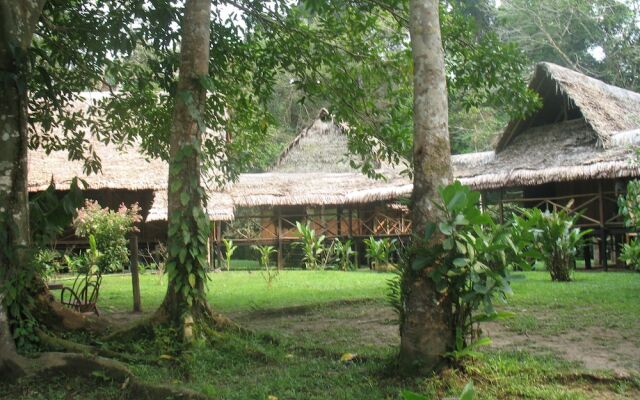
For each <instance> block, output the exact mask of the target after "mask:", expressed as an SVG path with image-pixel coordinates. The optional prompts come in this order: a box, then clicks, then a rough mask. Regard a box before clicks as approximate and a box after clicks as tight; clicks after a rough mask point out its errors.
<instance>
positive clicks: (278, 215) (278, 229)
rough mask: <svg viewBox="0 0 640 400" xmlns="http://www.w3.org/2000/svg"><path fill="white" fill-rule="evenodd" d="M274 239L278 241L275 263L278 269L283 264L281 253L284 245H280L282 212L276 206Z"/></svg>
mask: <svg viewBox="0 0 640 400" xmlns="http://www.w3.org/2000/svg"><path fill="white" fill-rule="evenodd" d="M276 219H277V223H276V240H277V241H278V259H277V261H276V265H277V268H278V270H281V269H282V267H283V266H284V257H283V256H284V255H283V254H282V252H283V249H284V246H283V245H282V213H281V211H280V207H278V208H276Z"/></svg>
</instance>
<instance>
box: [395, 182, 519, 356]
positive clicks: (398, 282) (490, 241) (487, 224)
mask: <svg viewBox="0 0 640 400" xmlns="http://www.w3.org/2000/svg"><path fill="white" fill-rule="evenodd" d="M439 193H440V197H441V201H440V202H439V203H438V204H436V206H437V207H438V208H439V209H441V210H442V212H443V215H444V218H443V220H441V221H439V222H438V223H430V224H428V225H427V227H426V230H425V232H421V235H420V236H418V233H417V232H416V233H414V239H413V244H412V246H411V247H410V248H409V249H408V251H407V252H406V254H405V255H404V256H403V262H402V264H401V267H400V271H399V276H398V278H396V279H394V280H392V281H391V282H390V283H389V288H390V291H389V293H388V300H389V301H390V303H391V305H392V306H393V307H394V309H395V310H396V312H397V313H398V314H399V317H400V320H401V322H402V319H403V318H404V313H405V309H404V307H405V303H404V298H405V294H406V290H408V284H409V283H410V282H412V281H413V280H414V279H415V278H416V277H417V276H419V274H426V276H427V277H428V278H430V279H431V280H432V281H433V283H434V285H435V288H436V290H438V291H439V292H440V293H447V295H448V298H449V300H450V302H451V315H452V326H451V328H452V329H453V333H454V334H455V336H456V348H454V349H451V353H450V356H451V358H453V359H459V358H460V357H461V356H463V355H467V356H473V355H475V354H476V353H475V352H473V351H469V350H465V349H466V348H468V349H473V347H474V346H475V347H477V345H478V344H482V343H486V340H484V341H482V342H480V343H478V344H473V343H471V344H470V341H471V340H473V339H474V337H475V336H476V333H477V331H474V329H473V327H474V324H476V323H479V322H482V321H488V320H493V319H497V318H500V317H504V316H505V314H500V313H498V312H496V311H495V309H494V307H493V301H494V300H495V299H496V298H497V299H499V300H502V301H506V296H507V294H509V293H511V288H510V285H509V282H510V271H511V270H512V269H513V268H514V267H515V266H518V265H520V264H522V263H524V259H523V258H522V257H521V255H522V252H521V247H520V245H521V244H520V243H514V242H513V241H512V240H511V229H510V227H509V226H507V225H499V224H496V223H495V222H494V221H493V220H492V219H491V217H490V216H489V215H488V214H486V213H484V212H482V211H480V209H479V208H478V203H479V200H480V193H479V192H474V191H471V190H470V189H469V188H468V187H466V186H463V185H462V184H460V183H459V182H455V183H453V184H451V185H449V186H446V187H443V188H440V189H439ZM435 235H440V236H441V239H443V240H438V241H433V240H432V239H433V238H435V237H436V236H435ZM481 308H482V309H481Z"/></svg>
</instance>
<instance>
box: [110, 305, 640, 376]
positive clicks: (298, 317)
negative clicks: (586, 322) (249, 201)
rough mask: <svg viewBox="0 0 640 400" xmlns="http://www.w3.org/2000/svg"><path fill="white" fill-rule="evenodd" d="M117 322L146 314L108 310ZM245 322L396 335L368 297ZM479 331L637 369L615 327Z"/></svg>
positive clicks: (639, 361)
mask: <svg viewBox="0 0 640 400" xmlns="http://www.w3.org/2000/svg"><path fill="white" fill-rule="evenodd" d="M106 314H107V317H108V318H109V319H110V320H112V321H113V322H115V323H116V324H118V325H124V324H128V323H131V322H133V321H135V320H137V319H139V318H141V317H143V316H144V315H149V314H148V313H145V314H134V313H124V312H118V313H106ZM229 316H230V317H231V318H232V319H234V320H236V321H237V322H238V323H240V324H241V325H243V326H246V327H247V328H250V329H253V330H255V331H259V332H277V333H278V334H281V335H284V336H285V337H291V338H293V337H297V336H300V335H304V336H305V337H307V338H308V339H311V340H315V341H317V342H318V343H322V344H323V345H325V346H331V347H337V348H339V349H344V351H349V350H351V349H353V351H355V349H360V348H366V347H380V346H383V347H389V348H392V347H395V346H398V345H399V343H400V336H399V333H398V327H397V323H396V320H397V318H396V315H395V314H394V312H393V310H392V309H391V308H390V307H388V306H386V305H385V304H383V303H380V302H377V301H371V300H360V301H339V302H333V303H329V304H323V305H311V306H294V307H285V308H278V309H264V310H260V309H258V310H251V311H242V312H235V313H232V314H231V315H229ZM482 328H483V331H484V332H485V333H486V334H487V335H488V336H490V337H491V339H492V342H493V343H492V344H491V347H493V348H498V349H505V350H526V351H531V352H536V353H539V354H553V355H556V356H560V357H562V358H564V359H566V360H569V361H576V362H579V363H581V364H582V365H583V366H584V367H585V368H587V369H590V370H612V371H614V372H615V373H616V374H618V375H621V376H628V375H629V374H630V373H632V372H636V373H637V372H640V346H639V345H638V342H637V341H634V340H628V339H626V338H624V337H623V336H622V335H621V334H620V333H619V332H617V331H616V330H614V329H607V328H600V327H589V328H587V329H583V330H580V331H574V332H569V333H564V334H558V335H555V336H543V335H537V334H520V333H517V332H513V331H511V330H509V329H507V328H506V327H504V326H503V325H501V324H500V323H499V322H491V323H486V324H484V325H483V326H482Z"/></svg>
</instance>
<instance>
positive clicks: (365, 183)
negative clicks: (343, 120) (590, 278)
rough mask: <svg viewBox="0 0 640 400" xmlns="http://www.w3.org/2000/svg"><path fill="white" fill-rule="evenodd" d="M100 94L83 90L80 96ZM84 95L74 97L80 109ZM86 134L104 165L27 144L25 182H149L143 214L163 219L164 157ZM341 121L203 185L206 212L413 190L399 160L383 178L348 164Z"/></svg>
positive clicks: (36, 186)
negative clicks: (259, 165) (149, 198)
mask: <svg viewBox="0 0 640 400" xmlns="http://www.w3.org/2000/svg"><path fill="white" fill-rule="evenodd" d="M95 96H100V95H99V94H87V95H86V100H90V99H91V98H92V97H95ZM86 103H88V102H85V103H84V104H79V105H77V107H76V108H78V109H79V110H82V107H87V104H86ZM85 138H86V139H87V141H88V143H90V144H91V145H92V146H93V148H94V150H95V152H96V154H97V155H98V157H99V158H100V159H101V161H102V172H101V173H99V174H91V175H87V174H85V172H84V171H83V163H82V162H81V161H70V160H69V159H68V154H67V152H65V151H54V152H51V153H50V154H47V153H46V152H45V151H43V150H36V151H30V152H29V190H30V191H33V192H35V191H40V190H44V189H46V188H47V187H48V186H49V184H50V183H54V185H55V187H56V189H59V190H66V189H68V188H69V184H70V182H71V180H72V179H73V178H74V177H76V176H77V177H80V178H82V179H84V180H85V181H86V182H87V184H88V186H89V188H91V189H125V190H132V191H135V190H142V189H147V190H149V189H150V190H153V191H154V200H153V204H152V207H151V209H150V210H149V213H148V216H147V218H146V220H147V221H149V222H151V221H166V220H167V215H168V214H167V213H168V199H167V192H166V189H167V179H168V165H167V163H166V162H164V161H162V160H159V159H148V158H146V157H145V156H144V155H143V154H142V152H141V151H140V148H139V147H138V146H135V145H133V146H127V147H118V146H116V145H114V144H113V143H111V144H108V145H106V144H102V143H100V142H98V141H97V140H96V139H95V138H93V137H92V136H91V135H90V134H89V132H86V135H85ZM351 160H355V158H354V157H353V156H349V155H348V149H347V137H346V133H345V131H344V127H343V126H339V125H338V124H335V123H334V122H333V121H332V120H331V118H328V114H326V113H325V114H324V115H321V118H318V119H317V120H316V121H314V123H313V124H312V125H311V126H310V127H309V128H307V129H305V130H304V131H302V132H301V133H300V134H299V135H298V136H297V137H296V138H295V139H294V140H293V141H292V143H291V144H290V145H289V146H288V147H287V148H286V150H285V151H284V152H283V154H282V155H281V157H280V158H279V159H278V161H277V162H276V163H275V165H274V166H273V168H272V170H271V171H270V172H268V173H261V174H241V175H240V178H239V180H238V181H237V182H234V183H230V184H228V185H227V187H226V188H225V189H224V190H216V189H214V188H211V189H209V190H208V191H207V192H208V196H209V199H208V202H207V212H208V214H209V216H210V217H211V219H212V220H218V221H224V220H231V219H233V218H234V210H235V209H236V208H237V207H275V206H286V205H291V206H294V205H295V206H301V205H302V206H307V205H310V206H313V205H347V204H362V203H369V202H376V201H386V200H392V199H397V198H399V197H402V196H407V195H409V194H410V193H411V190H412V183H411V180H410V179H409V178H408V177H406V176H405V175H403V174H402V173H401V171H402V168H403V167H401V166H391V165H388V164H384V163H381V165H380V166H379V168H378V169H377V170H376V172H378V173H380V174H382V175H383V176H384V177H385V178H384V179H378V180H376V179H370V178H368V177H367V176H366V175H364V174H363V173H361V172H360V171H358V170H356V169H353V168H352V167H351V164H350V161H351Z"/></svg>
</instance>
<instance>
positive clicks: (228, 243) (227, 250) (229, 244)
mask: <svg viewBox="0 0 640 400" xmlns="http://www.w3.org/2000/svg"><path fill="white" fill-rule="evenodd" d="M222 243H224V257H225V259H226V262H227V271H229V270H230V269H231V256H232V255H233V253H234V252H235V251H236V249H237V248H238V246H235V245H234V244H233V240H231V239H222Z"/></svg>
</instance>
